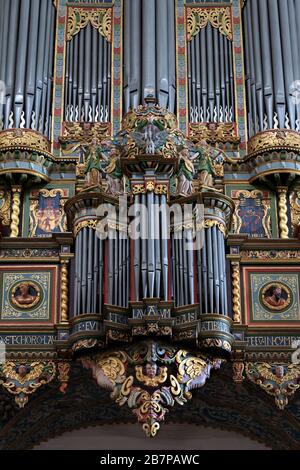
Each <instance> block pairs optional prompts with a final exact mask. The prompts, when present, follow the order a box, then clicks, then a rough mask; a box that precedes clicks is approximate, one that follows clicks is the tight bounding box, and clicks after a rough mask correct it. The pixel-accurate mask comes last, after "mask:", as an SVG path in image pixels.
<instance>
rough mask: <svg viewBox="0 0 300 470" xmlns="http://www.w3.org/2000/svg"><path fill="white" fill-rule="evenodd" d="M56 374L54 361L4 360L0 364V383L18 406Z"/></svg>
mask: <svg viewBox="0 0 300 470" xmlns="http://www.w3.org/2000/svg"><path fill="white" fill-rule="evenodd" d="M55 374H56V366H55V364H54V362H46V361H36V362H32V363H26V362H20V363H16V362H11V361H8V362H5V363H4V364H2V365H0V384H1V385H3V387H4V388H5V389H6V390H7V391H8V392H9V393H11V394H12V395H15V401H16V403H17V404H18V405H19V407H20V408H23V407H24V406H25V405H26V403H27V402H28V399H29V396H30V395H31V394H32V393H34V392H35V391H36V390H38V388H40V387H41V386H42V385H45V384H48V383H49V382H51V381H52V380H53V379H54V377H55Z"/></svg>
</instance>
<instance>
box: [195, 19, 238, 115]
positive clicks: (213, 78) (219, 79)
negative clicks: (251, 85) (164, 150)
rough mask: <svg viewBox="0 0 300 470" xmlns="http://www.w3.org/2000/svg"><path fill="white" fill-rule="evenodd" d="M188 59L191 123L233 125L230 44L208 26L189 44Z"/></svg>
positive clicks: (225, 38) (232, 80) (232, 77)
mask: <svg viewBox="0 0 300 470" xmlns="http://www.w3.org/2000/svg"><path fill="white" fill-rule="evenodd" d="M187 55H188V97H189V109H190V122H232V121H233V120H234V73H233V51H232V42H231V41H230V40H228V38H227V37H225V36H224V35H223V34H221V33H220V31H218V30H217V29H216V28H214V27H212V26H211V25H210V24H208V25H207V26H206V27H205V28H201V29H200V31H199V33H198V34H197V35H196V36H194V37H193V38H192V39H191V40H190V41H188V44H187Z"/></svg>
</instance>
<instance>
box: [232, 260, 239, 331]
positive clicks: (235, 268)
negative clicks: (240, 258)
mask: <svg viewBox="0 0 300 470" xmlns="http://www.w3.org/2000/svg"><path fill="white" fill-rule="evenodd" d="M231 267H232V310H233V321H234V322H236V323H240V322H241V286H240V263H239V262H232V263H231Z"/></svg>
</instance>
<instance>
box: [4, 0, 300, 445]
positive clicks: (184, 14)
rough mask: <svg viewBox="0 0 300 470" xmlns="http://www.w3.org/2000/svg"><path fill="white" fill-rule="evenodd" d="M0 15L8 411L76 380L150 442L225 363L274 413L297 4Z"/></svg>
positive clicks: (290, 283) (289, 385)
mask: <svg viewBox="0 0 300 470" xmlns="http://www.w3.org/2000/svg"><path fill="white" fill-rule="evenodd" d="M2 3H3V5H2V6H3V9H4V10H3V12H4V14H3V19H2V21H3V25H2V26H3V27H2V28H1V34H2V36H1V41H0V49H1V57H0V80H1V87H2V88H3V90H2V88H1V89H0V98H1V99H0V129H1V131H0V231H1V239H0V339H1V341H2V345H3V348H5V349H6V360H5V361H4V362H3V364H2V365H0V383H1V384H2V385H3V387H4V388H6V390H8V392H9V393H11V394H14V395H15V399H16V401H17V403H18V405H19V406H20V407H23V406H25V405H26V403H27V401H28V398H29V397H30V395H31V394H32V393H33V392H34V391H35V390H37V389H38V388H40V387H42V386H46V385H47V384H48V383H49V382H53V381H55V380H58V381H60V382H61V387H60V389H61V391H62V392H64V391H65V389H66V386H67V382H68V380H69V377H70V374H72V365H73V364H74V363H75V362H80V364H82V366H83V367H85V368H87V369H91V371H92V375H93V378H94V379H95V380H96V381H97V383H98V384H99V386H100V387H104V388H106V389H109V390H110V392H111V397H112V399H113V400H114V401H115V402H116V403H117V404H118V405H120V406H125V405H126V406H128V407H129V409H131V410H132V411H133V413H134V414H135V416H136V417H137V420H138V421H139V422H140V423H141V424H142V425H143V429H144V431H145V432H146V434H147V435H148V436H151V437H154V436H155V435H156V433H157V431H158V429H159V427H160V423H161V422H162V421H163V420H164V417H165V414H166V411H168V410H169V409H170V408H172V407H175V406H176V405H177V404H184V403H186V402H187V401H188V400H189V399H191V398H192V393H191V390H192V389H194V388H197V387H202V386H205V382H206V380H207V379H208V378H209V377H210V374H217V373H218V369H219V368H220V367H225V363H227V364H230V365H232V368H233V380H234V381H235V382H236V383H242V382H243V381H252V382H254V383H257V386H258V387H261V388H263V389H265V390H267V392H268V393H269V394H271V395H273V396H274V397H275V401H276V404H277V405H278V406H279V408H281V409H283V408H284V407H285V406H286V405H287V403H288V398H289V396H290V395H293V393H294V392H295V390H296V389H297V388H298V387H299V380H300V368H299V366H298V358H297V355H296V356H295V351H297V347H298V346H297V341H298V340H300V268H299V254H300V245H299V233H300V231H299V226H300V185H299V174H300V160H299V153H300V134H299V130H300V128H299V119H300V115H299V102H298V100H297V96H298V95H297V93H298V94H299V91H297V83H296V79H297V67H298V65H297V64H299V57H298V54H299V52H298V50H296V48H295V46H294V44H295V42H296V41H298V40H299V39H300V38H298V36H297V35H298V34H299V33H298V31H300V24H298V23H297V21H298V19H299V18H300V15H298V13H299V11H298V9H299V7H298V5H296V3H297V2H293V1H290V2H288V4H287V3H286V2H280V1H279V0H278V2H275V3H276V8H274V9H269V8H267V7H266V5H265V4H266V3H267V2H259V5H257V3H258V2H257V1H254V0H253V1H250V0H248V1H242V0H232V1H230V0H228V1H224V2H212V3H209V2H205V1H203V2H199V3H197V2H194V1H188V0H187V1H184V0H176V1H173V0H134V1H132V0H114V2H112V3H106V2H105V1H103V2H102V1H96V0H95V1H93V2H92V1H91V2H87V1H83V0H82V1H81V2H79V1H75V0H73V1H67V0H56V1H54V2H50V1H49V2H43V1H41V0H28V2H19V1H16V2H6V1H4V2H2ZM283 3H284V5H283ZM0 5H1V2H0ZM286 9H287V10H286ZM287 18H288V19H287ZM9 22H11V25H12V30H10V32H9V35H8V24H9ZM18 26H20V27H18ZM9 37H10V39H9ZM274 44H275V46H276V47H275V46H274ZM289 44H290V46H291V47H289ZM273 50H274V51H275V50H280V51H281V52H282V53H281V55H280V54H277V52H276V54H277V55H276V56H275V52H273ZM172 204H173V205H174V204H175V205H176V207H177V208H178V209H179V210H181V211H182V213H184V208H185V207H186V206H187V207H189V212H188V216H187V217H185V218H183V219H182V220H181V221H180V222H178V221H176V220H175V219H176V218H175V216H174V214H172V215H171V217H169V216H168V209H169V207H170V206H172ZM154 206H160V207H161V211H160V212H159V213H157V212H156V211H155V210H153V207H154ZM137 207H144V208H145V209H146V212H147V215H146V219H144V220H146V222H147V223H146V227H144V226H143V227H142V231H143V230H144V231H145V232H146V234H147V236H145V237H141V238H138V239H135V238H134V237H131V236H130V233H129V231H128V226H130V225H131V223H132V221H133V215H132V214H133V213H132V212H130V210H131V209H132V208H133V209H134V210H135V208H137ZM103 208H105V211H106V212H105V211H104V209H103ZM129 208H131V209H129ZM110 210H111V212H110ZM128 211H129V212H128ZM107 213H108V216H107ZM104 220H105V221H106V222H105V224H106V225H105V229H104V228H103V227H104ZM104 235H105V236H104ZM192 240H193V243H192ZM195 240H196V241H195ZM191 246H192V249H191ZM187 247H188V248H187ZM292 358H293V360H292ZM279 392H280V393H279ZM174 412H176V411H174Z"/></svg>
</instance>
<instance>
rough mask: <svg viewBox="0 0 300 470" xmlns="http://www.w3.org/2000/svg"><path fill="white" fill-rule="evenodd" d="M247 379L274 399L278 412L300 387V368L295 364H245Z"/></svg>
mask: <svg viewBox="0 0 300 470" xmlns="http://www.w3.org/2000/svg"><path fill="white" fill-rule="evenodd" d="M246 375H247V378H248V379H249V380H250V381H251V382H254V383H255V384H257V385H258V386H259V387H261V388H262V389H263V390H264V391H265V392H267V393H268V394H269V395H271V396H273V397H274V398H275V403H276V405H277V406H278V408H279V409H280V410H283V409H284V408H285V407H286V406H287V405H288V401H289V398H290V397H292V396H293V395H294V393H295V391H296V390H298V388H299V387H300V367H299V366H298V365H295V364H289V365H286V364H267V363H247V364H246Z"/></svg>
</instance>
